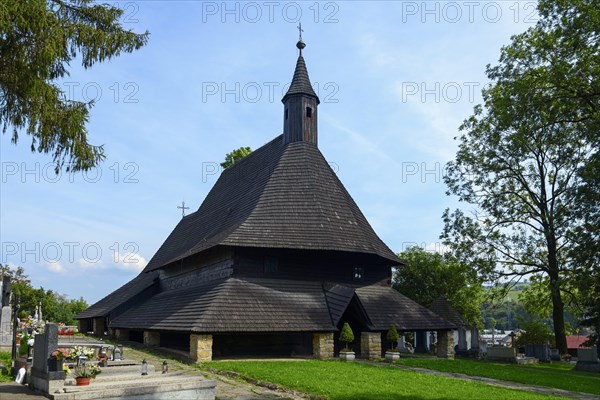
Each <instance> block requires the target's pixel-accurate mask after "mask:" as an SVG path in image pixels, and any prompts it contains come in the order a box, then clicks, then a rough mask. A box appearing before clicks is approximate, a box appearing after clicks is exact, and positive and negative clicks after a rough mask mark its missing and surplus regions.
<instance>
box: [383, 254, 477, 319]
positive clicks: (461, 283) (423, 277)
mask: <svg viewBox="0 0 600 400" xmlns="http://www.w3.org/2000/svg"><path fill="white" fill-rule="evenodd" d="M398 256H399V257H400V259H402V260H403V261H404V262H405V265H404V266H401V267H399V268H397V269H396V270H395V271H394V279H393V284H392V286H393V288H394V289H396V290H398V291H399V292H400V293H402V294H403V295H405V296H407V297H409V298H411V299H412V300H414V301H416V302H417V303H419V304H421V305H422V306H425V307H431V305H432V304H433V302H434V301H435V300H436V299H437V298H438V297H440V295H444V297H445V298H446V299H447V300H448V301H449V302H450V303H451V304H452V306H453V307H455V308H456V309H457V311H459V312H460V313H461V315H462V317H463V319H464V320H465V322H467V323H468V324H470V325H473V326H479V327H480V326H481V325H482V324H481V311H480V309H481V302H482V299H483V288H482V286H481V281H480V279H479V277H478V275H477V272H476V271H474V270H473V269H472V268H470V267H469V266H467V265H466V264H462V263H459V262H458V260H456V259H455V258H454V257H452V256H451V255H450V254H440V253H435V252H429V251H426V250H424V249H422V248H420V247H416V246H414V247H410V248H408V250H406V251H403V252H402V253H400V254H399V255H398Z"/></svg>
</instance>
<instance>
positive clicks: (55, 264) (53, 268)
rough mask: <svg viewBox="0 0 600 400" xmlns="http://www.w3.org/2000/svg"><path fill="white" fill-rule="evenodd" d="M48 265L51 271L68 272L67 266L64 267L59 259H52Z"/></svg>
mask: <svg viewBox="0 0 600 400" xmlns="http://www.w3.org/2000/svg"><path fill="white" fill-rule="evenodd" d="M47 267H48V269H49V270H50V271H52V272H55V273H57V274H64V273H65V272H67V270H66V269H65V267H63V266H62V265H61V263H60V262H58V261H50V262H48V263H47Z"/></svg>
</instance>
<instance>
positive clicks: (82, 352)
mask: <svg viewBox="0 0 600 400" xmlns="http://www.w3.org/2000/svg"><path fill="white" fill-rule="evenodd" d="M95 355H96V352H95V351H94V349H92V348H89V347H83V346H75V347H73V348H72V349H71V352H70V353H69V356H68V358H69V359H72V360H77V358H79V356H85V357H86V358H87V359H88V360H91V359H93V358H95Z"/></svg>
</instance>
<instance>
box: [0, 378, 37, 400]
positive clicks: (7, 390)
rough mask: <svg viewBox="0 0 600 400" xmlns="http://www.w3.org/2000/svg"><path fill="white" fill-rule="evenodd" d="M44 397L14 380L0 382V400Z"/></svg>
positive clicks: (26, 399) (30, 399)
mask: <svg viewBox="0 0 600 400" xmlns="http://www.w3.org/2000/svg"><path fill="white" fill-rule="evenodd" d="M42 399H46V397H44V396H42V395H41V394H39V393H35V392H34V391H32V390H31V389H29V387H27V386H25V385H21V384H19V383H16V382H6V383H4V382H3V383H0V400H42Z"/></svg>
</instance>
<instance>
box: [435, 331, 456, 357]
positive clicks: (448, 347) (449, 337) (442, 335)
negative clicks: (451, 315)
mask: <svg viewBox="0 0 600 400" xmlns="http://www.w3.org/2000/svg"><path fill="white" fill-rule="evenodd" d="M437 356H438V358H451V359H453V358H454V334H453V333H452V331H438V332H437Z"/></svg>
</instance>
